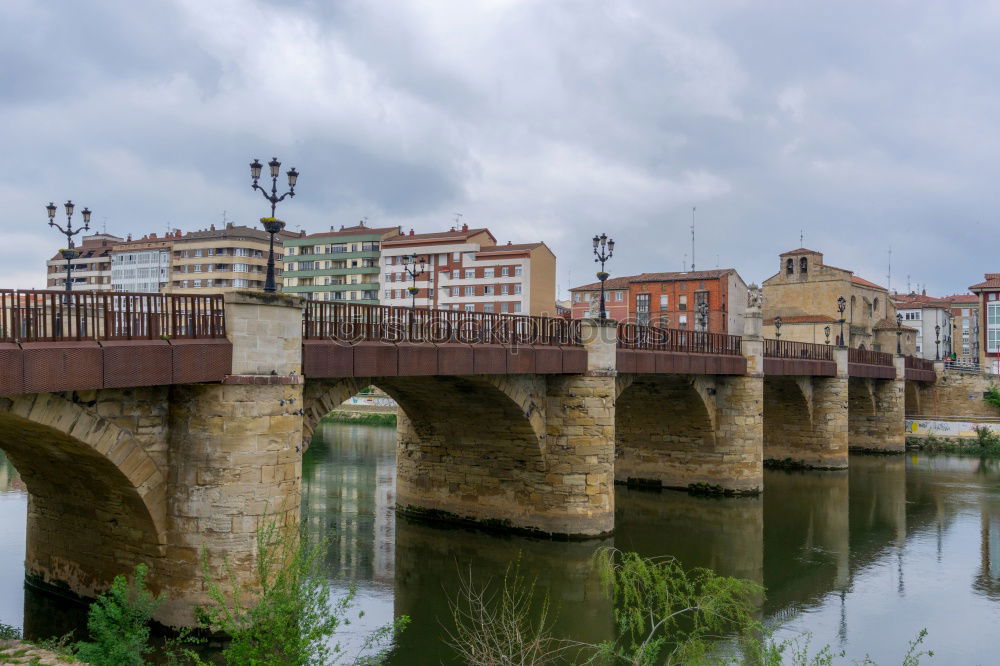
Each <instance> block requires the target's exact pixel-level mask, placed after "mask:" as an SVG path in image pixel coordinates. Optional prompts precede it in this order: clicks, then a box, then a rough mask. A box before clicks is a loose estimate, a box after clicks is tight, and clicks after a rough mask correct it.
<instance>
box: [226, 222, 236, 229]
mask: <svg viewBox="0 0 1000 666" xmlns="http://www.w3.org/2000/svg"><path fill="white" fill-rule="evenodd" d="M233 227H234V225H233V223H232V222H226V229H232V228H233Z"/></svg>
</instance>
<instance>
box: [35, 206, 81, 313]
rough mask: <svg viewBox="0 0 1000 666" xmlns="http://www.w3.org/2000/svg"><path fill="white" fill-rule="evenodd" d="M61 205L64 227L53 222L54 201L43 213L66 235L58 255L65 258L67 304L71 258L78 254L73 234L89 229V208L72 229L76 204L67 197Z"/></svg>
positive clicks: (71, 268) (70, 276)
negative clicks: (64, 221) (64, 245)
mask: <svg viewBox="0 0 1000 666" xmlns="http://www.w3.org/2000/svg"><path fill="white" fill-rule="evenodd" d="M63 206H64V207H65V209H66V228H65V229H64V228H62V226H60V225H59V224H56V222H55V217H56V205H55V204H54V203H52V202H51V201H50V202H49V204H48V205H47V206H46V207H45V213H46V216H47V217H48V224H49V226H50V227H55V228H56V229H58V230H59V233H61V234H62V235H63V236H65V237H66V248H65V249H63V250H60V255H61V256H62V258H63V259H65V260H66V281H65V285H66V297H65V299H64V301H65V303H66V304H67V305H69V302H70V300H69V299H70V297H69V292H71V291H73V259H76V258H77V257H79V256H80V252H79V251H78V250H75V249H74V248H73V236H76V235H77V234H79V233H82V232H84V231H87V230H89V229H90V209H89V208H84V209H83V210H82V211H81V212H82V214H83V226H82V227H80V228H78V229H73V210H74V208H76V206H75V205H74V204H73V201H72V200H70V199H67V200H66V203H65V204H63ZM57 316H58V317H59V319H58V320H57V321H54V322H53V323H54V325H55V326H58V327H59V329H60V330H62V319H61V314H59V315H57Z"/></svg>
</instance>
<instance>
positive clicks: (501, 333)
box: [302, 301, 582, 345]
mask: <svg viewBox="0 0 1000 666" xmlns="http://www.w3.org/2000/svg"><path fill="white" fill-rule="evenodd" d="M302 323H303V327H302V337H303V339H306V340H336V341H339V342H347V343H354V342H433V343H445V342H461V343H465V344H498V345H580V344H582V342H581V339H580V322H579V320H575V321H574V320H569V319H562V318H556V317H534V316H528V315H513V314H495V313H490V312H464V311H459V310H428V309H413V308H405V307H395V306H389V305H366V304H362V303H337V302H334V301H306V309H305V315H304V319H303V322H302Z"/></svg>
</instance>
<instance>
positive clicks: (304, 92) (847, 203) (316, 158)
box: [0, 0, 1000, 294]
mask: <svg viewBox="0 0 1000 666" xmlns="http://www.w3.org/2000/svg"><path fill="white" fill-rule="evenodd" d="M997 35H1000V4H996V3H984V2H962V1H959V0H949V1H948V2H901V1H897V2H888V1H886V2H872V1H871V0H865V1H859V2H833V3H832V2H828V1H827V2H804V1H803V0H791V1H789V2H760V1H758V2H750V1H745V2H744V1H738V0H730V1H720V2H709V1H705V2H663V1H662V0H649V1H644V0H633V1H627V0H623V1H617V2H608V1H607V0H523V1H521V0H461V1H459V0H440V1H430V0H420V1H418V0H414V1H407V0H395V1H392V2H390V1H384V0H300V1H293V0H285V1H279V0H272V1H270V2H268V1H265V0H212V1H211V2H206V1H205V0H171V1H167V0H162V1H160V0H148V1H144V2H135V1H134V0H45V1H41V0H3V1H2V2H0V63H2V66H0V150H2V151H3V156H2V160H0V201H2V202H3V209H4V212H5V214H4V215H3V218H2V220H0V231H2V234H3V236H2V238H3V241H2V243H0V278H2V280H0V286H2V287H11V286H16V287H33V286H42V285H43V284H44V278H43V270H44V266H43V263H44V260H45V259H46V258H47V256H49V255H51V254H52V252H53V251H54V250H55V249H56V248H58V247H60V246H61V245H62V244H61V243H60V237H59V236H58V235H57V234H56V233H55V232H54V231H53V230H50V229H49V228H48V227H47V226H46V225H45V212H44V205H45V204H46V203H47V202H48V201H50V200H52V201H55V202H56V203H61V202H63V201H65V200H66V199H67V198H72V199H73V200H74V201H75V202H77V203H78V204H79V205H80V206H84V205H86V206H89V207H90V208H91V209H93V211H94V217H93V223H94V224H95V225H96V226H97V227H98V229H100V228H101V227H102V226H103V225H105V224H106V226H107V230H108V231H109V232H111V233H116V234H119V235H124V234H126V233H130V232H131V233H133V234H136V235H142V234H143V233H146V232H150V231H155V232H162V231H163V230H165V229H166V228H167V227H168V226H169V227H178V228H181V229H183V230H186V231H187V230H193V229H198V228H203V227H207V225H209V224H211V223H216V224H218V223H220V222H221V221H222V219H223V214H224V213H223V211H225V215H226V216H227V218H228V219H230V220H235V221H237V222H240V223H251V224H252V223H255V222H256V220H257V218H259V217H260V216H261V215H262V214H265V213H266V212H267V209H266V207H265V202H264V201H263V199H261V198H260V196H259V195H258V194H257V193H254V192H251V191H250V189H249V178H248V168H247V163H248V162H249V161H250V160H251V159H252V158H253V157H259V158H261V159H262V160H265V161H266V160H267V159H268V158H270V157H271V156H272V155H277V156H279V157H280V158H281V159H282V160H283V161H284V163H285V165H286V166H295V167H297V168H298V170H299V171H300V172H301V174H302V175H301V177H300V178H299V195H298V196H297V197H296V198H295V199H294V200H292V201H290V202H289V201H287V200H286V202H285V203H283V204H282V205H281V207H280V208H279V214H280V216H281V217H282V218H284V219H286V220H287V221H288V223H289V227H290V228H291V229H297V228H298V227H299V226H301V227H302V228H304V229H306V230H307V231H309V232H314V231H321V230H325V229H327V228H329V227H330V226H331V225H335V226H338V227H339V225H342V224H352V223H355V222H356V221H357V220H358V219H360V218H361V217H363V216H367V218H368V220H369V223H370V224H377V225H396V224H399V225H402V226H403V227H404V228H405V229H409V228H411V227H412V228H414V229H416V230H417V231H437V230H443V229H446V228H447V227H448V226H450V225H451V224H452V222H453V220H454V217H455V213H457V212H461V213H462V214H463V218H462V219H463V221H466V222H468V223H469V224H470V225H474V226H487V227H489V228H490V229H491V230H492V231H493V233H494V235H496V236H497V237H498V239H499V240H500V241H506V240H513V241H514V242H525V241H531V240H539V239H540V240H544V241H545V242H546V243H548V245H549V246H550V247H551V248H552V249H553V251H554V252H555V253H556V255H557V257H558V260H559V280H558V281H559V285H560V287H561V289H562V290H565V289H566V288H568V287H569V286H572V285H574V284H580V283H583V282H589V281H591V280H592V279H593V278H592V276H593V271H594V270H595V267H594V265H593V263H592V261H591V256H590V241H589V238H590V237H591V236H593V235H594V234H595V233H599V232H607V233H608V234H610V235H612V236H614V238H615V240H616V241H617V248H616V250H617V253H616V255H615V257H614V259H613V261H612V263H611V264H610V266H609V269H610V271H611V272H612V274H623V273H632V272H639V271H644V270H645V271H657V270H679V269H680V268H681V266H682V262H683V261H684V257H685V255H687V261H688V263H690V261H691V258H690V252H691V249H690V235H689V225H690V222H691V210H692V207H697V220H696V224H697V249H696V266H697V267H698V268H715V267H716V266H717V265H721V266H723V267H727V266H733V267H735V268H737V269H738V270H739V271H740V273H741V274H742V276H743V277H744V279H746V281H747V282H750V281H758V282H759V281H760V280H762V279H764V278H766V277H768V276H770V275H771V274H772V273H774V272H775V271H776V269H777V265H778V259H777V255H778V253H780V252H782V251H785V250H789V249H793V248H795V247H797V246H798V245H799V234H800V230H801V233H803V234H804V236H805V245H806V246H807V247H810V248H813V249H817V250H820V251H822V252H824V253H825V254H826V261H827V263H830V264H833V265H837V266H842V267H845V268H851V269H853V270H855V272H856V273H857V274H859V275H862V276H864V277H866V278H868V279H871V280H875V281H877V282H879V283H882V284H885V282H886V274H887V272H888V250H889V248H890V246H891V247H892V286H893V287H895V288H905V286H906V280H907V275H909V276H910V280H911V284H912V285H917V284H926V286H927V289H928V292H929V293H935V294H941V293H953V292H957V291H963V290H964V288H965V287H966V286H968V285H969V284H972V283H974V282H977V281H979V280H980V279H981V276H982V274H983V273H984V272H986V271H998V270H1000V259H998V258H996V255H997V254H998V253H1000V232H998V225H997V223H998V204H1000V201H998V199H1000V187H998V185H997V181H998V179H1000V168H998V167H1000V49H998V48H997V47H996V45H997Z"/></svg>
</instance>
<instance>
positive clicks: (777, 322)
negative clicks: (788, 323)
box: [774, 317, 781, 340]
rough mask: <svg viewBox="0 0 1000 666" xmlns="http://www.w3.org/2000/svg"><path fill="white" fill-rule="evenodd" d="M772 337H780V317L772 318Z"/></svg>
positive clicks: (777, 338) (776, 338)
mask: <svg viewBox="0 0 1000 666" xmlns="http://www.w3.org/2000/svg"><path fill="white" fill-rule="evenodd" d="M774 339H775V340H780V339H781V317H775V318H774Z"/></svg>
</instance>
